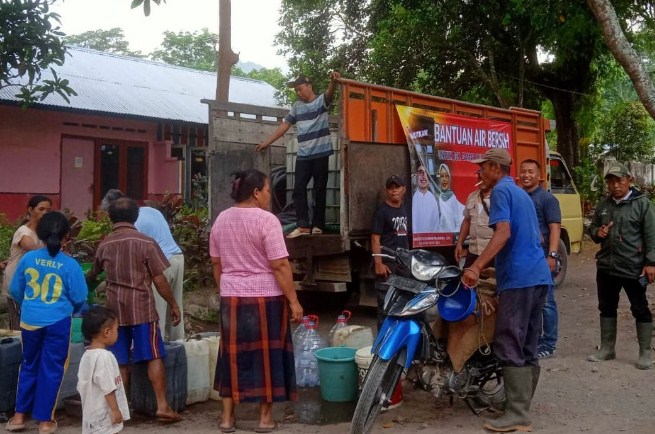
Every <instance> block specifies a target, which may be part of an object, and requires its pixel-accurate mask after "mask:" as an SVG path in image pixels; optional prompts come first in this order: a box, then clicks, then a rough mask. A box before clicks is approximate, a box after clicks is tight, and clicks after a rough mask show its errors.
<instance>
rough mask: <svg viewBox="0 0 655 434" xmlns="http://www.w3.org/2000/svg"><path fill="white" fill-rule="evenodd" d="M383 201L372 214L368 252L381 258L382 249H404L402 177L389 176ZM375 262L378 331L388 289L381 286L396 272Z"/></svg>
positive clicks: (388, 264) (392, 266)
mask: <svg viewBox="0 0 655 434" xmlns="http://www.w3.org/2000/svg"><path fill="white" fill-rule="evenodd" d="M385 186H386V190H387V193H386V199H385V201H384V203H383V204H381V205H380V206H379V207H378V209H377V210H376V211H375V216H374V217H373V225H372V228H371V251H372V252H373V254H374V255H375V254H380V253H381V250H382V246H384V247H388V248H390V249H393V250H396V248H398V247H402V248H405V249H407V248H408V246H409V243H408V234H407V211H406V210H405V206H404V204H403V198H404V197H405V182H404V181H403V180H402V178H401V177H399V176H397V175H392V176H390V177H389V179H387V182H386V184H385ZM373 259H374V261H375V275H376V280H375V290H376V293H377V302H378V331H379V330H380V327H381V326H382V322H383V321H384V313H383V312H382V307H383V303H384V297H385V295H386V292H387V289H388V287H387V286H386V285H384V284H383V283H384V282H385V281H386V280H387V278H388V277H389V274H391V273H393V272H394V271H395V267H396V264H395V263H394V262H392V261H390V260H388V259H383V258H382V257H380V256H373Z"/></svg>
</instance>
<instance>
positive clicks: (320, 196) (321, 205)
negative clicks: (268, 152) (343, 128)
mask: <svg viewBox="0 0 655 434" xmlns="http://www.w3.org/2000/svg"><path fill="white" fill-rule="evenodd" d="M339 78H341V74H339V73H338V72H336V71H333V72H330V84H329V85H328V88H327V90H326V91H325V93H323V94H321V95H318V96H316V94H315V93H314V90H313V88H312V80H311V79H310V78H309V77H307V76H305V75H301V76H299V77H298V78H296V79H295V80H294V81H291V82H289V83H288V85H289V87H293V88H294V89H295V91H296V95H297V96H298V101H296V102H295V103H294V105H293V106H292V107H291V111H290V112H289V114H288V115H287V116H286V117H285V118H284V121H282V123H281V124H280V126H279V127H278V129H277V130H276V131H275V132H274V133H273V134H272V135H271V136H270V137H269V138H267V139H266V140H264V141H263V142H262V143H260V144H259V145H257V148H256V150H257V151H263V150H264V149H266V148H267V147H268V146H269V145H270V144H271V143H273V142H274V141H276V140H277V139H279V138H280V137H282V136H283V135H284V134H285V133H286V132H287V131H288V130H289V128H290V127H291V125H295V126H296V128H297V129H298V154H297V158H296V168H295V175H296V176H295V178H296V179H295V182H294V186H293V202H294V204H295V206H296V223H297V225H298V227H297V228H296V229H294V230H293V232H291V233H290V234H289V235H287V238H295V237H299V236H301V235H308V234H322V233H323V229H324V228H325V201H326V189H327V182H328V168H329V166H328V163H329V158H330V155H332V154H333V153H334V150H333V149H332V139H331V137H330V128H329V124H328V119H329V109H330V105H331V104H332V99H333V97H334V91H335V89H336V87H337V81H338V80H339ZM312 178H313V179H314V212H313V214H312V222H311V223H310V221H309V206H308V203H307V185H308V184H309V181H310V180H311V179H312Z"/></svg>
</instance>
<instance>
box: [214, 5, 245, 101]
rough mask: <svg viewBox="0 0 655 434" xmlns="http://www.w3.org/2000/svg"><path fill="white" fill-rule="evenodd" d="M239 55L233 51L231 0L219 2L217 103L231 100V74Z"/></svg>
mask: <svg viewBox="0 0 655 434" xmlns="http://www.w3.org/2000/svg"><path fill="white" fill-rule="evenodd" d="M238 61H239V55H238V54H236V53H235V52H234V51H232V4H231V0H219V6H218V62H217V63H218V73H217V74H216V101H219V102H228V100H229V99H230V73H231V72H232V65H236V64H237V62H238Z"/></svg>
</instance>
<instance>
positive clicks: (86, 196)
mask: <svg viewBox="0 0 655 434" xmlns="http://www.w3.org/2000/svg"><path fill="white" fill-rule="evenodd" d="M93 146H94V141H93V139H84V138H77V137H63V138H62V140H61V207H62V209H63V208H65V209H68V210H70V211H71V212H72V213H73V214H75V215H76V216H77V217H79V218H83V217H84V215H85V214H86V212H87V211H88V210H89V209H90V208H91V207H92V206H93Z"/></svg>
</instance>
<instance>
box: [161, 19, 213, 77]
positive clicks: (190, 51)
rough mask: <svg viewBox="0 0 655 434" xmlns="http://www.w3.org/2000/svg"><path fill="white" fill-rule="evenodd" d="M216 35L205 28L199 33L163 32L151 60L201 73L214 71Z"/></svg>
mask: <svg viewBox="0 0 655 434" xmlns="http://www.w3.org/2000/svg"><path fill="white" fill-rule="evenodd" d="M217 43H218V35H216V34H215V33H210V32H209V30H208V29H207V28H203V29H202V31H201V32H200V33H199V32H197V31H196V32H193V33H190V32H178V33H175V32H169V31H167V32H164V40H163V41H162V43H161V48H160V49H159V50H155V51H153V52H152V54H151V55H150V57H151V58H152V60H160V61H162V62H166V63H169V64H171V65H177V66H185V67H187V68H193V69H199V70H201V71H216V44H217Z"/></svg>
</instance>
